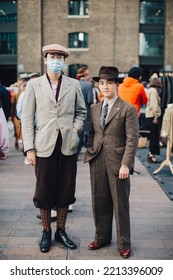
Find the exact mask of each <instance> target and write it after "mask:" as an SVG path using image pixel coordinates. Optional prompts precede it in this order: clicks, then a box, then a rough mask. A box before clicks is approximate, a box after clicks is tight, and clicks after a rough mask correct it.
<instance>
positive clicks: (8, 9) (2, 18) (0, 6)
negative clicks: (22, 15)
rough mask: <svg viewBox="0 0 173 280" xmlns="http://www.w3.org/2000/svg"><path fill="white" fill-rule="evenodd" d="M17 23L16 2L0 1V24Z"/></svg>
mask: <svg viewBox="0 0 173 280" xmlns="http://www.w3.org/2000/svg"><path fill="white" fill-rule="evenodd" d="M9 22H17V1H0V23H9Z"/></svg>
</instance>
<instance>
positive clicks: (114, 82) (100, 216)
mask: <svg viewBox="0 0 173 280" xmlns="http://www.w3.org/2000/svg"><path fill="white" fill-rule="evenodd" d="M92 79H93V80H94V81H96V82H98V86H99V89H100V91H101V92H102V94H103V97H104V98H103V102H102V103H97V104H96V105H93V106H92V107H91V130H90V133H89V148H88V149H87V151H86V154H85V158H84V162H85V163H86V162H89V165H90V178H91V190H92V207H93V215H94V222H95V228H96V230H95V240H94V241H93V242H91V243H90V244H89V245H88V249H90V250H97V249H100V248H102V247H103V246H106V245H108V244H110V243H111V239H112V220H113V213H114V214H115V220H116V230H117V246H118V249H119V252H120V255H121V256H122V257H123V258H128V257H129V256H130V254H131V243H130V215H129V194H130V177H129V173H130V169H131V168H132V167H133V165H134V159H135V152H136V149H137V145H138V135H139V134H138V115H137V110H136V109H135V107H134V106H132V105H131V104H129V103H127V102H125V101H123V100H122V99H120V98H119V96H118V94H117V92H118V82H119V79H118V69H117V68H116V67H113V66H102V67H101V68H100V71H99V76H98V77H93V78H92Z"/></svg>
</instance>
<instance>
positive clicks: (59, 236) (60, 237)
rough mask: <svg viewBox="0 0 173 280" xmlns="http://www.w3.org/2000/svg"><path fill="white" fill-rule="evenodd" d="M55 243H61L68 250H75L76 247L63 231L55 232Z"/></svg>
mask: <svg viewBox="0 0 173 280" xmlns="http://www.w3.org/2000/svg"><path fill="white" fill-rule="evenodd" d="M55 241H56V242H60V243H62V244H63V245H64V246H65V247H67V248H69V249H76V248H77V246H76V245H75V244H74V242H73V241H72V240H70V239H69V238H68V235H67V233H66V232H65V230H62V229H57V230H56V232H55Z"/></svg>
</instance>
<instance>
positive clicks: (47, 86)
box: [39, 74, 56, 104]
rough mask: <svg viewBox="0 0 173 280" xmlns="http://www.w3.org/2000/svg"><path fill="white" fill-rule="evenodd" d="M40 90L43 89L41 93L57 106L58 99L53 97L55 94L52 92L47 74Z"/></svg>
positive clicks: (42, 80) (43, 78) (41, 82)
mask: <svg viewBox="0 0 173 280" xmlns="http://www.w3.org/2000/svg"><path fill="white" fill-rule="evenodd" d="M39 86H40V88H41V91H42V92H43V94H45V95H46V96H47V97H48V98H49V99H50V100H51V101H53V102H54V103H55V104H56V99H55V97H54V95H53V92H52V89H51V86H50V84H49V81H48V79H47V77H46V74H44V75H43V76H42V79H41V81H40V84H39Z"/></svg>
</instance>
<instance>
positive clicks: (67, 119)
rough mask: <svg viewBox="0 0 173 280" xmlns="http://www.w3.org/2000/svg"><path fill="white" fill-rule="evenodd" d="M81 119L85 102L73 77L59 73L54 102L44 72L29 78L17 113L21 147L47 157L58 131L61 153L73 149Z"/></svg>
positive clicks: (70, 152) (82, 122) (76, 143)
mask: <svg viewBox="0 0 173 280" xmlns="http://www.w3.org/2000/svg"><path fill="white" fill-rule="evenodd" d="M85 119H86V108H85V102H84V98H83V94H82V92H81V88H80V85H79V82H78V81H77V80H75V79H72V78H69V77H66V76H64V75H63V76H62V82H61V88H60V92H59V99H58V102H56V99H55V97H54V95H53V92H52V89H51V86H50V84H49V81H48V79H47V77H46V74H44V75H43V76H41V77H39V78H36V79H33V80H30V81H29V82H28V84H27V87H26V90H25V96H24V100H23V109H22V114H21V122H22V135H23V142H24V150H25V151H27V150H29V149H35V151H36V153H37V156H39V157H49V156H50V155H51V154H52V152H53V150H54V147H55V144H56V141H57V138H58V133H59V131H60V132H61V135H62V147H61V150H62V153H63V154H64V155H72V154H74V153H76V152H77V146H78V143H79V137H78V132H80V131H82V130H83V126H84V122H85ZM34 127H36V128H34ZM74 128H75V129H74ZM77 131H78V132H77Z"/></svg>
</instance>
